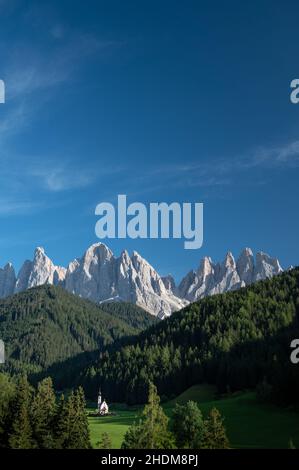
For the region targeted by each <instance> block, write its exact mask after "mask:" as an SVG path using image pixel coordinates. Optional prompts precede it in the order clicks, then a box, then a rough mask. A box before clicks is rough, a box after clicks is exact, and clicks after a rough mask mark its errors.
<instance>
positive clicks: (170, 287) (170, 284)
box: [162, 274, 176, 292]
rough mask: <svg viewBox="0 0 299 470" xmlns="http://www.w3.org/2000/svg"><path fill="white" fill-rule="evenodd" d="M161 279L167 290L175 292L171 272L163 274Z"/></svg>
mask: <svg viewBox="0 0 299 470" xmlns="http://www.w3.org/2000/svg"><path fill="white" fill-rule="evenodd" d="M162 281H163V284H164V286H165V289H166V290H168V291H169V292H175V290H176V285H175V280H174V278H173V277H172V275H171V274H167V276H163V277H162Z"/></svg>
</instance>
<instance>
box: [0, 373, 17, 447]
mask: <svg viewBox="0 0 299 470" xmlns="http://www.w3.org/2000/svg"><path fill="white" fill-rule="evenodd" d="M15 393H16V390H15V384H14V383H13V381H12V380H11V378H10V377H9V376H8V375H7V374H0V447H8V438H9V435H8V429H9V428H10V423H11V420H12V416H13V414H12V403H13V400H14V395H15Z"/></svg>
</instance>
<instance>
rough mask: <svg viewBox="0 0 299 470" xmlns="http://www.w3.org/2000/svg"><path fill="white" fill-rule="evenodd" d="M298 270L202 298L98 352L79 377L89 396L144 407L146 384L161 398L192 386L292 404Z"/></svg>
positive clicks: (298, 396) (296, 388)
mask: <svg viewBox="0 0 299 470" xmlns="http://www.w3.org/2000/svg"><path fill="white" fill-rule="evenodd" d="M298 320H299V269H298V268H297V269H293V270H292V271H288V272H285V273H283V274H281V275H279V276H277V277H274V278H272V279H271V280H266V281H261V282H257V283H255V284H253V285H251V286H250V287H247V288H243V289H240V290H238V291H235V292H229V293H225V294H220V295H215V296H212V297H207V298H205V299H203V300H200V301H199V302H196V303H193V304H191V305H189V306H188V307H186V308H185V309H183V310H181V311H180V312H177V313H175V314H173V315H172V316H171V318H169V319H166V320H163V321H162V322H160V323H158V324H157V325H154V326H152V327H150V328H148V329H147V330H146V331H144V332H142V333H140V334H139V335H138V336H136V337H134V338H132V339H131V341H130V342H129V343H126V344H124V345H120V346H118V345H113V346H112V347H110V348H108V349H107V350H106V351H101V352H100V353H99V358H98V360H97V361H96V362H95V363H94V364H92V365H90V366H89V367H88V368H87V369H86V370H85V371H83V372H82V373H81V375H80V377H79V383H82V384H83V386H84V388H85V391H86V393H87V394H88V395H89V396H95V394H96V390H97V388H98V386H99V384H101V386H102V388H103V389H104V390H105V394H106V396H109V398H110V400H111V401H118V402H121V401H127V402H128V403H144V402H145V401H146V393H147V389H148V383H149V381H152V382H153V383H155V384H156V386H157V388H158V392H159V394H160V395H161V396H162V397H165V398H166V397H168V398H170V397H173V396H176V395H178V394H179V393H180V392H182V391H183V390H185V389H186V388H188V387H190V386H191V385H193V384H198V383H203V382H208V383H211V384H216V385H217V387H218V391H219V393H226V392H228V391H236V390H244V389H255V388H256V387H257V388H258V392H259V395H260V397H261V398H263V399H265V400H274V401H276V402H279V403H282V404H289V403H298V401H299V371H298V366H296V365H294V364H292V363H291V362H290V353H291V349H290V343H291V340H292V339H293V338H299V321H298Z"/></svg>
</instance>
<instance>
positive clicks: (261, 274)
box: [177, 248, 282, 302]
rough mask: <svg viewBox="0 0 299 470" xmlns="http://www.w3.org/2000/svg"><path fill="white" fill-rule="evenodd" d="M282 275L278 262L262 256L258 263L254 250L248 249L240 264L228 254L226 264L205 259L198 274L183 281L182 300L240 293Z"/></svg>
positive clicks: (244, 251) (195, 273) (180, 289)
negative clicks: (223, 293)
mask: <svg viewBox="0 0 299 470" xmlns="http://www.w3.org/2000/svg"><path fill="white" fill-rule="evenodd" d="M280 272H282V268H281V266H280V264H279V261H278V260H277V259H276V258H271V257H270V256H268V255H266V254H264V253H258V254H257V256H256V263H254V257H253V253H252V250H251V249H250V248H245V249H244V250H243V251H242V252H241V254H240V256H239V258H238V260H237V262H236V261H235V259H234V256H233V254H232V253H231V252H228V253H227V255H226V257H225V259H224V261H223V262H222V263H217V264H213V263H212V260H211V258H208V257H205V258H203V259H202V260H201V262H200V265H199V268H198V270H197V271H196V272H194V271H191V272H189V273H188V274H187V276H186V277H185V278H183V280H182V281H181V283H180V284H179V287H178V289H177V292H178V295H179V296H180V297H183V298H186V299H187V300H189V301H190V302H194V301H195V300H198V299H201V298H202V297H205V296H207V295H213V294H219V293H222V292H227V291H229V290H236V289H239V288H240V287H243V286H246V285H249V284H251V283H252V282H254V281H258V280H260V279H265V278H267V277H272V276H274V275H276V274H279V273H280Z"/></svg>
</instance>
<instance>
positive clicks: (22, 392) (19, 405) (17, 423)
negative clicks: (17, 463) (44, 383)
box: [9, 376, 34, 449]
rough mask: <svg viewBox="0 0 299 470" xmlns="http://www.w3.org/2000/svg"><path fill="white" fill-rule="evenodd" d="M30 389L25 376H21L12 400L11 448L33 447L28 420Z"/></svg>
mask: <svg viewBox="0 0 299 470" xmlns="http://www.w3.org/2000/svg"><path fill="white" fill-rule="evenodd" d="M31 395H32V394H31V389H30V385H29V383H28V380H27V377H26V376H22V377H21V378H20V379H19V381H18V384H17V392H16V395H15V400H14V402H13V407H12V409H13V422H12V430H11V434H10V438H9V445H10V447H12V448H13V449H31V448H33V447H34V443H33V439H32V426H31V422H30V412H29V410H30V403H31Z"/></svg>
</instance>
